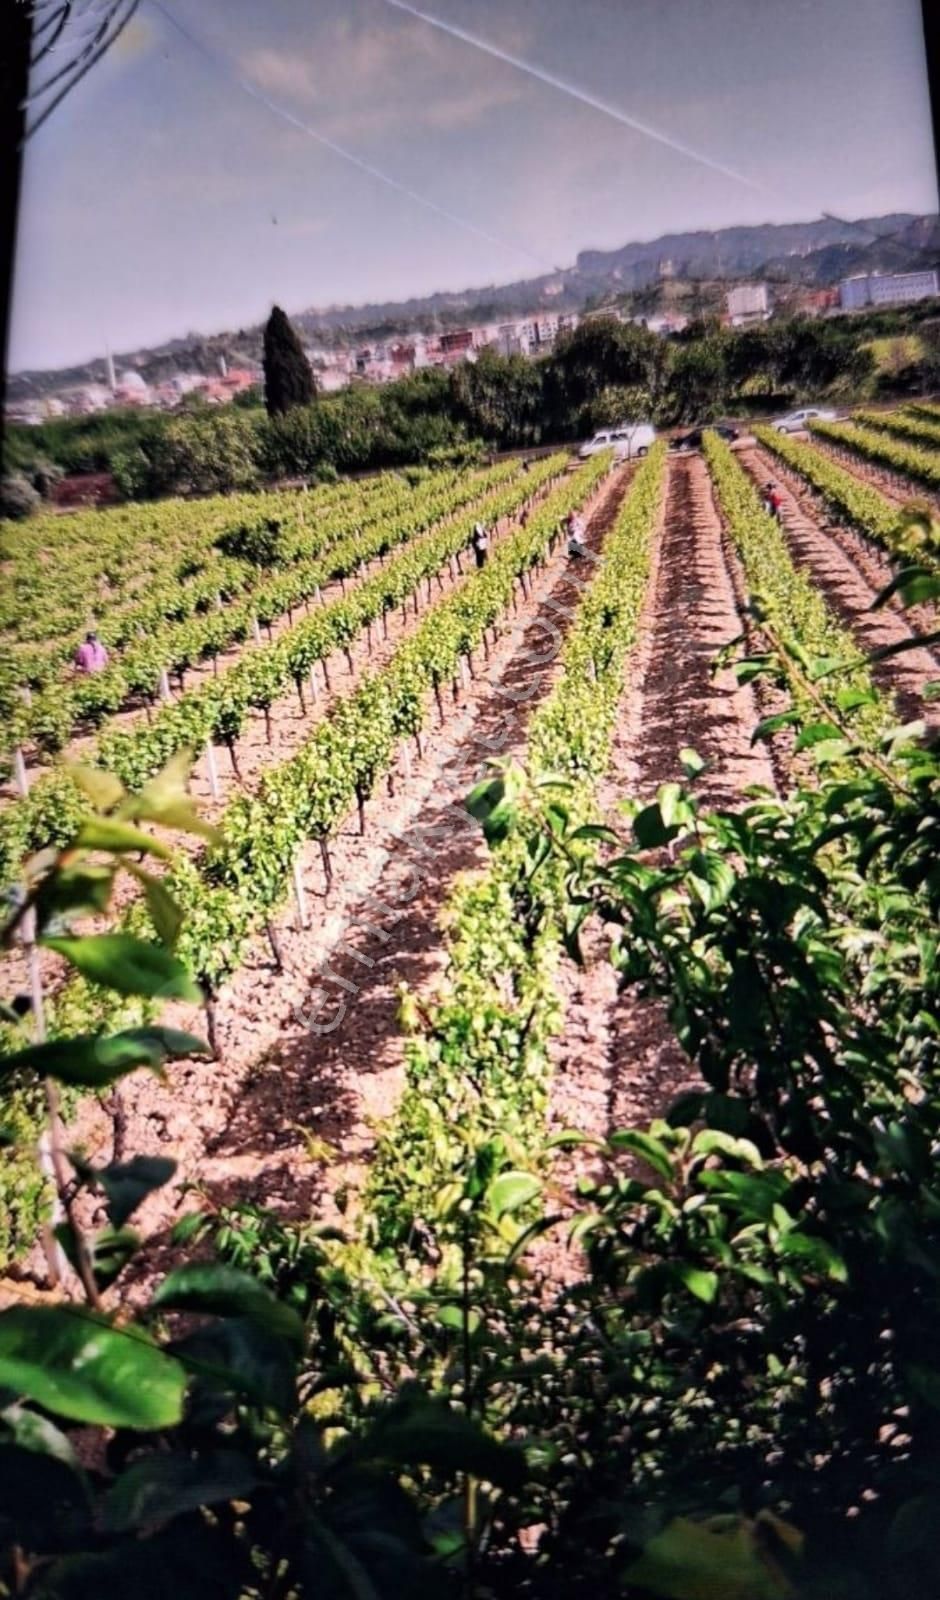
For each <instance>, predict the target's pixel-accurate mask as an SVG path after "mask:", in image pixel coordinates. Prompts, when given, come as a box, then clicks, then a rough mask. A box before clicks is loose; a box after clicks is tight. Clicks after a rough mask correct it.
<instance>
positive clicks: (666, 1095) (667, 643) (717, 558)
mask: <svg viewBox="0 0 940 1600" xmlns="http://www.w3.org/2000/svg"><path fill="white" fill-rule="evenodd" d="M736 584H740V577H739V575H738V574H737V573H736V572H735V569H734V558H733V557H732V555H731V554H730V552H729V550H728V548H727V546H726V544H725V542H724V540H723V536H722V526H721V520H720V517H719V514H718V510H717V506H716V504H715V501H714V498H713V494H712V490H711V484H710V480H709V477H708V471H707V468H706V466H705V463H704V461H703V460H702V458H701V457H700V456H698V455H689V456H678V457H674V458H672V460H671V461H670V464H669V484H668V494H667V498H666V504H665V514H664V524H663V530H662V537H661V539H660V540H659V541H658V542H657V547H656V553H655V557H654V563H653V571H652V573H651V581H650V586H649V599H648V602H647V606H646V611H645V614H644V616H643V619H642V623H641V629H640V636H639V640H638V644H637V648H636V650H635V651H634V653H633V655H632V658H631V661H630V665H629V670H628V675H627V682H626V684H625V690H624V697H623V701H622V710H621V715H620V719H619V721H618V725H617V731H616V737H615V740H614V746H613V751H612V759H611V764H610V769H609V771H608V775H607V778H606V781H605V783H604V784H603V786H602V791H601V799H602V803H603V807H604V810H605V812H606V815H607V819H608V821H609V822H610V824H611V826H614V827H617V825H618V820H619V823H620V824H621V831H623V827H622V825H623V818H622V816H621V817H619V818H618V812H617V803H618V801H620V800H623V799H625V798H637V797H639V798H642V799H644V800H649V799H652V798H654V796H655V792H656V790H657V788H658V786H659V785H660V784H662V783H667V782H672V781H680V780H682V777H683V773H682V767H681V762H680V751H681V750H682V749H683V748H684V747H686V746H691V747H692V748H694V749H695V750H696V751H697V752H698V753H699V755H701V756H703V757H704V758H705V759H706V761H707V763H708V765H707V768H706V771H705V773H704V774H703V776H702V778H701V779H700V780H699V781H698V784H697V791H698V794H699V796H700V798H701V799H702V801H703V803H704V804H706V805H709V806H721V807H734V806H738V805H740V804H742V803H743V801H744V798H745V796H746V793H747V791H748V789H749V788H750V787H752V786H755V785H759V786H762V787H764V788H767V789H773V787H774V774H773V770H772V767H771V763H770V758H769V756H768V754H767V751H766V749H765V747H764V746H763V745H758V746H756V747H754V746H752V745H751V742H750V741H751V734H752V731H753V729H754V726H755V725H756V723H757V721H758V720H759V716H760V711H759V709H758V707H757V704H756V702H755V699H754V696H753V693H752V691H751V689H750V688H748V687H742V686H741V685H739V684H738V683H737V681H736V679H735V677H734V674H733V672H731V671H730V670H722V671H720V672H717V673H715V672H714V671H713V663H714V660H715V656H716V654H717V652H718V651H719V650H720V648H721V646H722V645H724V644H726V643H727V642H728V641H729V640H730V639H732V638H734V637H735V636H736V635H737V634H738V633H740V632H741V628H742V621H741V616H740V613H739V610H738V603H737V600H736V592H735V591H736ZM612 931H613V930H606V931H604V930H600V929H595V930H594V931H593V932H592V933H591V934H590V935H589V936H588V937H587V938H586V939H585V941H584V943H585V955H586V967H585V969H584V970H583V971H578V970H577V969H576V968H575V967H574V966H573V965H566V966H565V968H564V969H563V985H564V990H565V1000H566V1022H565V1029H564V1034H563V1036H562V1038H561V1039H560V1040H559V1041H558V1043H557V1048H556V1050H555V1053H554V1054H555V1077H554V1085H553V1095H552V1103H551V1108H550V1122H551V1124H552V1126H553V1127H554V1128H555V1129H556V1130H560V1129H561V1128H565V1127H576V1128H578V1129H580V1130H581V1131H583V1132H585V1133H588V1134H591V1135H594V1136H596V1137H598V1138H604V1137H606V1136H607V1135H608V1134H609V1133H610V1132H612V1131H613V1130H614V1129H615V1128H618V1127H625V1126H637V1125H641V1126H642V1125H645V1124H647V1123H648V1122H649V1121H650V1120H651V1119H652V1118H654V1117H656V1116H661V1115H662V1114H663V1113H664V1111H665V1110H666V1109H667V1107H668V1105H669V1103H670V1102H671V1101H672V1100H673V1099H674V1098H675V1096H676V1095H677V1093H679V1092H680V1091H681V1090H682V1089H683V1088H685V1087H689V1086H692V1085H694V1084H696V1083H697V1081H698V1080H697V1077H696V1074H695V1071H694V1069H693V1067H692V1065H691V1063H690V1062H689V1060H688V1059H687V1057H686V1056H685V1055H684V1053H683V1051H682V1049H681V1047H680V1046H679V1044H678V1042H677V1041H676V1038H675V1036H674V1034H673V1031H672V1029H671V1027H670V1025H669V1022H668V1019H667V1015H666V1007H665V1004H664V1003H663V1002H661V1001H659V1000H656V999H643V998H641V997H640V996H639V995H638V994H637V992H636V991H635V990H632V989H631V990H627V991H625V992H624V993H623V994H618V992H617V983H616V978H615V974H614V972H613V969H612V967H611V966H610V963H609V961H608V959H607V952H608V949H609V942H610V941H609V934H610V933H611V932H612ZM600 1170H601V1167H600V1164H599V1163H598V1162H597V1161H596V1160H594V1159H592V1158H591V1157H590V1156H589V1155H585V1154H584V1153H583V1152H579V1153H576V1154H574V1155H573V1156H571V1157H564V1158H562V1159H560V1160H559V1163H558V1166H557V1169H556V1176H557V1179H558V1181H559V1183H560V1185H561V1187H562V1192H563V1193H565V1192H566V1191H567V1192H570V1190H571V1187H572V1185H573V1183H574V1181H575V1180H576V1179H577V1178H578V1177H581V1176H584V1175H586V1174H588V1175H590V1174H593V1175H595V1176H596V1175H599V1173H600ZM556 1248H557V1249H558V1251H559V1256H558V1259H556V1261H555V1263H554V1266H553V1269H552V1270H553V1272H554V1273H558V1272H560V1273H561V1274H562V1276H564V1275H565V1274H566V1272H568V1271H570V1270H571V1265H570V1263H567V1264H566V1263H565V1260H564V1252H563V1249H562V1247H561V1246H560V1244H559V1245H556Z"/></svg>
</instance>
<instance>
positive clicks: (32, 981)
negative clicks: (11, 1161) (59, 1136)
mask: <svg viewBox="0 0 940 1600" xmlns="http://www.w3.org/2000/svg"><path fill="white" fill-rule="evenodd" d="M23 942H24V944H25V945H26V961H27V966H28V969H29V994H30V1000H31V1002H32V1007H33V1036H34V1038H35V1041H36V1043H37V1044H44V1043H45V1038H46V1007H45V1000H44V996H43V992H42V972H41V970H40V966H39V947H38V945H37V944H36V912H35V909H34V908H33V907H32V906H31V907H30V909H29V910H28V911H27V912H26V915H25V916H24V918H23ZM45 1089H46V1105H47V1109H48V1113H49V1121H48V1124H47V1126H46V1128H45V1129H44V1130H43V1133H42V1135H41V1137H40V1140H39V1165H40V1167H41V1169H42V1171H43V1173H44V1175H45V1176H46V1178H48V1179H49V1180H50V1184H51V1188H52V1193H53V1196H54V1198H53V1202H52V1205H53V1211H52V1224H53V1226H55V1225H57V1224H58V1223H60V1222H63V1221H65V1207H64V1206H63V1204H62V1197H61V1195H60V1193H59V1185H58V1183H57V1182H56V1170H55V1162H54V1160H53V1153H52V1141H53V1137H54V1135H53V1132H52V1119H53V1117H54V1116H56V1115H57V1114H58V1108H57V1105H56V1093H55V1086H54V1084H53V1083H52V1082H51V1080H50V1079H49V1078H46V1079H45ZM43 1251H44V1254H45V1257H46V1265H47V1266H48V1268H49V1277H50V1280H51V1282H52V1286H53V1288H55V1286H56V1285H57V1284H59V1283H60V1282H61V1281H62V1279H63V1277H65V1275H66V1274H67V1272H68V1260H67V1258H66V1255H65V1251H64V1250H63V1249H62V1246H61V1245H60V1244H59V1241H58V1240H57V1239H56V1237H55V1234H54V1232H53V1227H51V1226H49V1225H48V1224H47V1225H46V1227H45V1228H44V1229H43Z"/></svg>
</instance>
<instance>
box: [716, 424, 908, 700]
mask: <svg viewBox="0 0 940 1600" xmlns="http://www.w3.org/2000/svg"><path fill="white" fill-rule="evenodd" d="M737 459H738V460H739V461H740V462H741V465H742V466H743V467H745V468H746V469H747V471H748V472H749V473H750V474H751V476H752V478H753V479H754V481H755V483H757V484H765V483H767V482H768V481H770V480H772V481H773V482H775V483H776V484H777V486H778V489H779V491H780V498H781V501H782V506H781V525H782V527H783V531H784V533H785V535H786V539H787V543H788V545H789V547H790V552H791V554H792V556H793V559H794V561H795V562H796V563H797V565H799V566H802V567H805V568H806V569H807V570H808V571H809V572H810V573H811V574H812V578H813V582H814V583H815V584H816V585H817V587H818V588H819V590H820V592H821V593H822V595H823V597H824V598H825V600H826V602H827V604H828V605H829V607H830V609H831V610H832V611H833V613H834V614H835V616H836V617H838V618H839V620H840V621H841V622H843V623H845V624H846V625H847V626H848V627H849V628H851V630H852V632H853V634H854V636H855V638H856V639H857V641H858V644H859V648H860V649H861V650H863V651H866V652H868V651H874V650H878V649H881V648H882V647H884V646H885V645H891V644H899V643H901V642H903V641H907V640H910V639H911V638H912V637H913V635H914V633H915V631H917V632H921V631H924V630H925V629H927V628H930V627H931V626H932V625H934V626H935V624H934V623H933V622H932V618H931V616H930V614H929V613H927V612H925V610H924V609H923V608H916V609H915V610H913V611H909V612H907V611H905V610H904V609H903V608H902V607H901V605H900V603H899V602H894V603H893V604H891V605H888V606H885V607H883V608H881V609H880V610H878V611H873V610H872V609H871V607H872V605H873V603H874V600H875V598H876V596H877V595H878V594H879V593H880V591H881V590H882V589H884V588H886V586H887V585H888V584H889V583H890V582H891V579H892V577H893V576H894V568H893V567H892V565H891V561H890V559H889V557H888V556H887V554H886V553H884V552H882V551H881V550H879V548H878V546H877V545H875V544H873V543H872V541H871V540H868V539H865V538H864V537H863V536H862V535H861V534H859V533H856V532H854V530H853V529H851V528H847V527H844V526H841V525H833V524H830V523H828V522H827V521H825V520H824V519H825V513H824V512H823V511H822V510H821V507H820V502H819V500H818V498H817V497H816V496H815V495H814V494H813V491H812V490H811V488H810V487H809V485H808V484H807V483H806V481H805V479H803V478H801V477H800V475H799V474H798V473H797V472H795V471H794V470H793V469H792V468H790V467H786V466H784V464H783V463H782V462H780V461H778V460H777V458H776V457H774V456H773V455H772V454H771V453H770V452H769V451H767V450H765V449H763V447H761V446H758V445H755V446H753V447H749V448H745V449H743V450H740V451H738V452H737ZM873 671H874V676H875V680H876V682H877V683H878V685H879V687H880V688H881V689H882V690H883V691H884V692H885V693H887V694H891V695H893V696H894V698H895V701H896V704H897V709H898V713H899V717H900V718H901V720H902V721H909V720H910V719H912V718H913V717H915V716H919V715H920V714H921V713H922V711H923V707H924V689H925V686H926V685H927V683H929V682H930V680H931V679H932V678H936V677H937V676H938V673H940V657H938V656H937V655H936V654H935V653H934V652H932V651H930V650H927V649H924V648H919V649H914V650H909V651H907V652H905V653H904V654H902V655H900V656H895V657H892V658H891V659H889V660H888V661H882V662H876V663H875V665H874V669H873Z"/></svg>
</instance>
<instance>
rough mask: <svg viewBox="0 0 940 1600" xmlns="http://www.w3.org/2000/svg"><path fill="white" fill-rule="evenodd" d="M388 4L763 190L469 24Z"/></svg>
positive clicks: (390, 0)
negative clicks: (481, 34)
mask: <svg viewBox="0 0 940 1600" xmlns="http://www.w3.org/2000/svg"><path fill="white" fill-rule="evenodd" d="M385 4H386V5H387V6H392V7H394V9H395V10H396V11H402V12H404V13H405V14H406V15H407V16H410V17H415V18H417V19H418V20H419V21H421V22H425V23H427V24H428V26H429V27H431V28H437V29H439V30H440V31H441V32H442V33H446V34H448V35H449V37H450V38H452V39H457V40H459V41H460V42H461V43H462V44H468V45H471V46H472V47H473V49H474V50H479V51H481V52H482V53H483V54H484V55H487V56H492V57H493V59H494V60H495V61H502V62H503V64H504V65H505V66H508V67H514V68H515V69H516V71H517V72H522V73H525V74H526V76H527V77H530V78H534V79H535V80H536V81H537V82H538V83H544V84H545V85H546V86H547V87H548V88H550V89H557V90H558V91H559V92H560V93H561V94H564V95H567V96H568V97H569V98H570V99H572V100H579V101H580V102H581V104H582V105H586V106H590V107H591V108H592V110H594V111H598V112H600V113H601V115H603V116H605V117H610V118H612V119H613V121H614V122H619V123H621V124H622V126H623V127H625V128H631V129H632V130H633V132H634V133H640V134H643V136H644V137H645V138H647V139H650V140H652V141H653V143H655V144H660V145H664V146H665V147H666V149H668V150H673V151H675V152H676V154H677V155H682V156H686V157H687V158H688V159H689V160H690V161H694V162H697V164H698V165H699V166H701V167H707V168H708V169H709V170H710V171H711V172H717V173H720V174H721V175H722V177H725V178H730V179H732V180H733V181H734V182H735V183H738V184H741V185H742V186H743V187H744V188H747V189H751V190H755V191H757V192H762V191H763V186H762V185H761V184H759V183H755V181H754V179H753V178H749V177H747V175H746V174H745V173H743V172H738V171H737V170H736V168H734V167H728V166H725V164H724V162H722V161H716V160H714V159H713V157H712V156H710V155H708V154H707V153H706V152H705V151H702V150H693V149H692V148H691V146H690V145H687V144H684V143H683V141H682V140H681V139H676V138H674V137H673V136H672V134H670V133H667V132H665V131H664V129H662V128H656V127H654V126H653V125H652V123H649V122H644V121H642V120H641V119H640V118H639V117H634V116H632V115H631V114H630V112H628V111H624V110H623V109H622V107H620V106H614V105H611V104H610V103H609V101H606V100H601V99H599V98H598V96H597V95H594V94H591V93H589V92H588V90H586V89H582V88H580V87H579V86H578V85H577V84H574V83H569V82H567V81H566V80H565V79H564V78H561V77H559V76H558V75H557V73H554V72H548V71H546V69H545V68H544V67H540V66H538V65H537V64H536V63H535V62H533V61H527V60H525V59H523V57H522V56H519V55H515V54H513V53H512V52H511V51H509V50H504V49H502V48H501V47H500V46H499V45H495V44H491V43H490V42H489V40H487V39H481V38H480V37H479V35H478V34H474V33H470V32H469V31H468V30H467V29H466V28H458V27H455V25H454V24H453V23H451V22H445V21H444V20H443V18H442V17H435V16H432V15H431V13H430V12H429V11H420V10H419V9H418V7H417V6H412V5H408V4H407V3H406V0H385Z"/></svg>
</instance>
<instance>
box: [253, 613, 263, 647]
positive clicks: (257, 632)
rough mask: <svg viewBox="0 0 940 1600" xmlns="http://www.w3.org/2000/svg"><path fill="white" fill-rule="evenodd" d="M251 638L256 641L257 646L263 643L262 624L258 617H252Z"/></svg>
mask: <svg viewBox="0 0 940 1600" xmlns="http://www.w3.org/2000/svg"><path fill="white" fill-rule="evenodd" d="M251 637H252V638H253V639H254V641H255V644H260V643H261V624H260V623H259V621H258V618H257V617H252V619H251Z"/></svg>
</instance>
